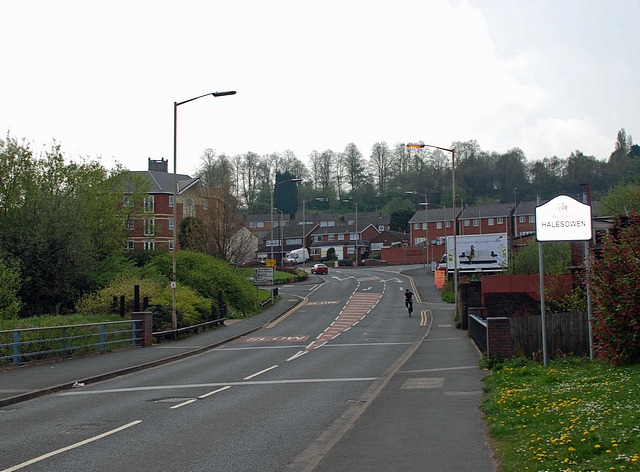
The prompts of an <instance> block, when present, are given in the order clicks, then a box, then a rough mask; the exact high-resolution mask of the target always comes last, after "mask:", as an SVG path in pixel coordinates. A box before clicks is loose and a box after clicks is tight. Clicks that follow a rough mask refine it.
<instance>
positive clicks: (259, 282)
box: [253, 267, 273, 287]
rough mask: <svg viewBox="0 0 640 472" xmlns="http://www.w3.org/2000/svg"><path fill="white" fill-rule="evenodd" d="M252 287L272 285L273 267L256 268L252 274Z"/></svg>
mask: <svg viewBox="0 0 640 472" xmlns="http://www.w3.org/2000/svg"><path fill="white" fill-rule="evenodd" d="M253 285H255V286H256V287H258V286H264V285H273V267H256V268H255V269H254V272H253Z"/></svg>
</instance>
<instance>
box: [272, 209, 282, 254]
mask: <svg viewBox="0 0 640 472" xmlns="http://www.w3.org/2000/svg"><path fill="white" fill-rule="evenodd" d="M274 210H277V211H279V212H280V219H279V220H278V226H279V227H280V267H284V257H283V256H282V252H283V249H284V235H283V229H282V225H283V221H284V211H282V210H281V209H280V208H274Z"/></svg>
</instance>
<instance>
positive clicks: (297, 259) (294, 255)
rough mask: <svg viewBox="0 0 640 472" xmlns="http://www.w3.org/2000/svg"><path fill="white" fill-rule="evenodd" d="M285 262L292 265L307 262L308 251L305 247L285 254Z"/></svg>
mask: <svg viewBox="0 0 640 472" xmlns="http://www.w3.org/2000/svg"><path fill="white" fill-rule="evenodd" d="M287 261H288V262H293V263H294V264H302V263H303V262H309V250H308V249H307V248H306V247H301V248H300V249H294V250H293V251H291V252H290V253H289V254H287Z"/></svg>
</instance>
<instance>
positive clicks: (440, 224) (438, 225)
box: [436, 221, 442, 229]
mask: <svg viewBox="0 0 640 472" xmlns="http://www.w3.org/2000/svg"><path fill="white" fill-rule="evenodd" d="M436 228H437V229H442V221H438V222H437V223H436Z"/></svg>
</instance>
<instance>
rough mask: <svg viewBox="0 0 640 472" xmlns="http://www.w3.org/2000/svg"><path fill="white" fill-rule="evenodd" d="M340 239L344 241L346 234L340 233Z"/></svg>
mask: <svg viewBox="0 0 640 472" xmlns="http://www.w3.org/2000/svg"><path fill="white" fill-rule="evenodd" d="M338 241H344V234H343V233H340V234H339V235H338Z"/></svg>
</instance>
